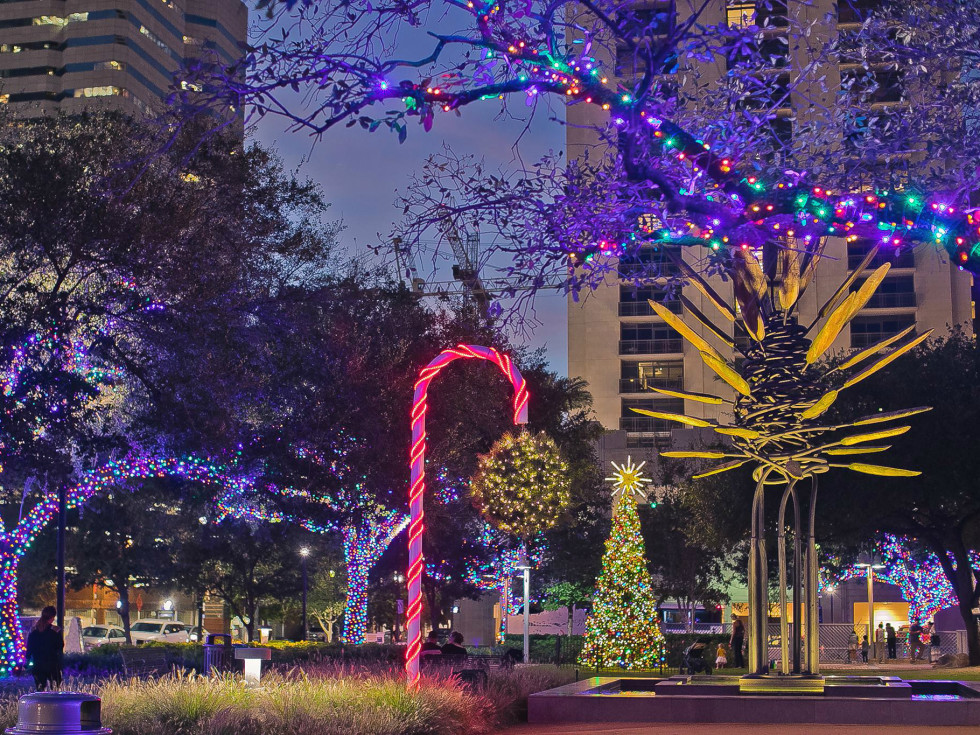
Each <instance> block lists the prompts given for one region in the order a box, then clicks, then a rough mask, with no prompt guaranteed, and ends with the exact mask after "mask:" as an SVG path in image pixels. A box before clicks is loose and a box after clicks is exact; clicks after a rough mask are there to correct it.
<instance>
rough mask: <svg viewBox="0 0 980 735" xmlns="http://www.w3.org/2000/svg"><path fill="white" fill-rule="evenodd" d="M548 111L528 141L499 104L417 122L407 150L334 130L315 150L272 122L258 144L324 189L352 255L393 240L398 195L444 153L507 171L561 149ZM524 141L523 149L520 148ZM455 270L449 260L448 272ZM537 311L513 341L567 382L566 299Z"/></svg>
mask: <svg viewBox="0 0 980 735" xmlns="http://www.w3.org/2000/svg"><path fill="white" fill-rule="evenodd" d="M518 112H520V111H518ZM543 112H544V111H542V110H539V112H538V114H537V116H536V118H535V120H534V121H533V123H532V125H531V126H530V128H529V130H528V131H527V132H526V133H525V134H524V135H523V136H522V135H521V133H522V131H523V129H524V124H523V123H522V122H520V121H517V120H514V119H510V118H504V117H502V116H500V115H499V113H500V105H499V103H498V102H482V103H475V104H473V105H470V106H469V107H466V108H464V109H463V110H462V117H457V116H456V115H455V114H447V115H443V116H437V117H436V123H435V125H434V126H433V128H432V131H431V132H429V133H425V132H424V131H423V130H422V127H421V126H420V125H417V123H415V121H413V122H412V125H411V126H410V129H409V134H408V140H406V141H405V143H403V144H401V145H399V144H398V139H397V136H396V135H394V134H392V133H388V132H387V131H385V130H383V129H381V130H378V131H377V132H375V133H368V132H366V131H364V130H361V129H360V127H354V128H338V129H335V130H331V131H329V132H328V133H327V134H326V135H325V136H324V137H323V139H321V140H320V141H319V142H316V143H314V142H313V140H312V139H311V138H310V137H309V136H308V135H307V134H306V133H287V132H285V130H284V129H285V124H284V121H283V120H281V119H273V118H271V117H269V118H266V119H265V120H263V121H261V122H260V123H259V127H258V130H257V133H256V136H255V137H256V138H257V139H258V140H259V141H260V142H261V143H263V144H266V145H271V146H272V147H274V148H275V149H276V150H277V151H278V152H279V155H280V156H281V157H282V159H283V162H284V164H285V166H286V168H287V170H298V172H299V174H300V175H301V176H303V177H308V178H310V179H313V180H314V181H316V182H318V183H319V184H320V185H321V186H322V187H323V191H324V194H325V196H326V199H327V201H328V202H330V203H331V208H330V216H331V217H333V218H334V219H339V220H342V221H343V223H344V224H345V225H346V227H347V229H346V231H345V232H344V233H343V235H342V242H343V244H344V245H345V246H346V247H347V249H348V251H349V252H351V253H352V254H360V253H365V252H369V248H370V247H371V246H375V245H378V244H379V243H382V242H385V241H386V240H387V237H388V235H389V233H390V232H391V228H392V224H393V223H395V222H396V221H398V220H399V218H400V214H401V212H400V210H399V209H398V208H396V207H395V206H394V201H395V196H396V190H398V189H404V188H405V187H406V186H407V185H408V183H409V180H410V177H411V174H412V172H413V171H414V170H416V169H417V168H419V167H420V166H421V165H422V163H423V162H424V160H425V158H426V157H427V156H428V155H430V154H432V153H437V152H439V151H440V150H442V148H443V146H450V147H451V148H452V149H453V150H454V151H455V152H456V153H458V154H467V153H472V154H475V155H476V156H478V157H482V158H483V159H484V160H485V162H486V168H487V169H493V168H500V169H502V170H503V169H508V168H510V167H512V166H513V165H514V162H515V160H516V156H517V155H518V154H519V155H520V156H521V158H522V159H523V160H524V161H526V162H528V163H530V162H533V161H536V160H537V159H538V158H540V157H541V155H543V154H544V153H546V152H547V151H548V150H555V151H558V150H562V149H563V148H564V137H565V134H564V128H563V127H562V125H561V124H559V123H558V122H554V121H549V120H548V119H547V115H546V114H542V113H543ZM518 139H520V142H519V147H516V148H515V143H516V142H517V141H518ZM447 251H448V248H447ZM417 262H418V266H419V269H420V271H421V275H422V276H423V277H429V276H430V273H429V272H428V271H430V270H431V268H432V262H431V257H430V258H423V257H417ZM451 264H452V263H451V262H450V261H446V262H445V263H444V264H443V265H442V267H443V268H447V267H448V266H450V265H451ZM450 279H451V275H450V274H447V273H446V272H442V273H440V274H438V276H437V280H440V281H446V280H450ZM534 308H535V314H534V316H535V317H536V320H537V321H538V322H540V325H538V326H536V327H534V328H533V331H530V332H526V333H522V334H517V335H513V338H514V340H515V342H518V343H523V344H528V345H530V346H532V347H545V348H546V350H547V357H548V361H549V363H550V365H551V368H552V369H553V370H555V371H556V372H558V373H560V374H562V375H564V374H565V373H566V372H567V363H568V356H567V350H566V343H567V334H566V316H565V299H564V297H562V296H559V295H555V294H541V295H539V296H538V297H537V299H536V301H535V304H534Z"/></svg>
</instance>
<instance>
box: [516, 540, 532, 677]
mask: <svg viewBox="0 0 980 735" xmlns="http://www.w3.org/2000/svg"><path fill="white" fill-rule="evenodd" d="M517 568H518V569H520V570H521V571H522V572H523V574H524V663H526V664H528V663H531V636H530V633H531V605H530V602H531V563H530V562H529V561H528V558H527V547H526V546H522V547H521V558H520V561H519V562H518V564H517Z"/></svg>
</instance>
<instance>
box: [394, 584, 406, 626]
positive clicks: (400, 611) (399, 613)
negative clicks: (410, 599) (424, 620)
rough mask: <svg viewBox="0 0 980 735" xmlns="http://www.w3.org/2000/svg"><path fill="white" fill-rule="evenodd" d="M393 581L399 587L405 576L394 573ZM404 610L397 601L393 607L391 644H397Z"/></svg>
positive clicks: (400, 602) (399, 601)
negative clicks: (393, 617) (393, 633)
mask: <svg viewBox="0 0 980 735" xmlns="http://www.w3.org/2000/svg"><path fill="white" fill-rule="evenodd" d="M394 580H395V584H398V585H400V584H402V583H403V582H404V581H405V575H404V574H401V573H400V572H395V577H394ZM404 609H405V608H404V606H403V604H402V601H401V600H398V602H397V603H396V607H395V640H394V641H393V643H398V640H399V637H400V636H401V633H400V632H399V630H398V624H399V623H400V622H401V618H402V614H403V611H404Z"/></svg>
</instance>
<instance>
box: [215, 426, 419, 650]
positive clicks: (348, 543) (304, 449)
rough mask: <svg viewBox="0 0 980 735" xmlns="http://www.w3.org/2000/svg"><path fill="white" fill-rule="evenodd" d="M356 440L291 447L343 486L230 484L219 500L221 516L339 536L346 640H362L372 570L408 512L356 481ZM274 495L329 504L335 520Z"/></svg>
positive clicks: (346, 438)
mask: <svg viewBox="0 0 980 735" xmlns="http://www.w3.org/2000/svg"><path fill="white" fill-rule="evenodd" d="M356 444H357V441H356V440H355V439H353V438H352V437H350V436H348V435H347V434H346V433H345V432H343V431H341V432H339V433H338V435H337V438H336V439H335V440H334V441H333V442H332V444H331V446H330V447H329V454H325V453H324V452H322V451H320V450H319V449H317V448H313V447H309V446H307V445H305V444H299V445H297V446H295V447H293V450H292V451H293V454H294V456H295V457H297V458H299V459H302V460H308V461H310V462H312V463H313V464H314V465H316V466H319V467H321V468H324V469H326V471H327V472H328V473H329V474H330V475H331V476H332V478H333V479H335V480H336V481H337V482H339V483H340V484H341V487H340V488H339V489H336V490H334V491H328V492H314V491H313V490H311V489H309V488H296V487H292V486H289V485H279V484H276V483H271V482H266V483H263V484H262V485H261V488H259V487H256V486H255V485H254V484H251V485H249V486H245V487H241V486H235V487H229V488H228V490H227V491H226V492H224V493H223V494H222V495H221V497H220V498H219V500H218V509H219V518H220V519H224V518H237V519H239V520H247V521H251V522H256V523H259V522H268V523H289V524H292V525H297V526H300V527H301V528H304V529H306V530H307V531H309V532H311V533H316V534H327V533H337V532H339V533H340V534H341V537H342V539H343V548H344V564H345V567H346V570H347V599H346V602H345V605H344V630H343V634H342V639H343V641H344V642H345V643H354V644H356V643H363V642H364V634H365V632H366V630H367V600H368V598H367V589H368V581H369V574H370V572H371V570H372V569H373V568H374V566H375V565H376V564H377V563H378V560H379V559H380V558H381V555H382V554H384V552H385V551H386V550H387V549H388V547H389V546H390V545H391V542H392V541H393V540H394V539H395V537H396V536H398V534H399V533H401V532H402V530H404V529H405V527H406V526H407V525H408V516H406V515H405V514H404V513H401V512H398V511H393V510H389V509H387V508H385V507H384V506H382V505H380V504H379V503H378V502H377V500H376V499H375V498H374V497H372V496H371V495H370V493H368V491H367V489H366V488H365V486H364V485H363V483H360V482H354V481H352V479H351V477H350V476H351V468H350V466H349V465H348V464H347V461H346V460H347V457H348V456H349V454H350V452H351V451H352V449H353V447H354V446H355V445H356ZM260 490H261V491H260ZM270 497H272V498H285V499H290V500H300V501H302V502H304V503H313V504H317V505H323V506H327V507H329V509H330V513H331V514H332V515H334V516H335V518H336V520H332V521H326V522H324V521H314V520H313V519H312V518H310V517H307V516H305V515H297V514H294V513H289V512H286V511H284V510H282V509H281V508H279V507H278V506H277V505H276V504H275V503H271V502H268V498H270Z"/></svg>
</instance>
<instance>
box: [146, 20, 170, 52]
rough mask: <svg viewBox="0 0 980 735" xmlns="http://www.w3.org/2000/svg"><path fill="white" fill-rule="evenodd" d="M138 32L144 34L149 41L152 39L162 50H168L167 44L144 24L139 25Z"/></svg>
mask: <svg viewBox="0 0 980 735" xmlns="http://www.w3.org/2000/svg"><path fill="white" fill-rule="evenodd" d="M140 33H142V34H143V35H144V36H146V37H147V38H149V39H150V40H151V41H153V43H155V44H156V45H157V46H159V47H160V48H162V49H163V50H164V51H169V50H170V49H169V48H168V47H167V44H166V43H164V42H163V39H161V38H160V37H159V36H158V35H157V34H156V33H154V32H153V31H151V30H150V29H149V28H147V27H146V26H144V25H141V26H140Z"/></svg>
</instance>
